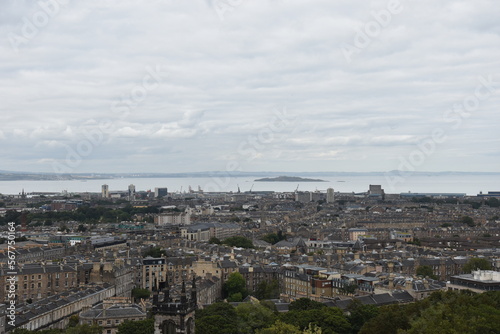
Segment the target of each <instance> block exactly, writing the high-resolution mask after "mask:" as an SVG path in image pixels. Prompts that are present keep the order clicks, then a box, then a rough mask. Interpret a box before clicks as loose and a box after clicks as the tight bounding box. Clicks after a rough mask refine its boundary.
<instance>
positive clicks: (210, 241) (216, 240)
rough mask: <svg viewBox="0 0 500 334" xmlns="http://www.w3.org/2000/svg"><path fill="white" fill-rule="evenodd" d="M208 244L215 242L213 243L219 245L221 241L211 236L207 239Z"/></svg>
mask: <svg viewBox="0 0 500 334" xmlns="http://www.w3.org/2000/svg"><path fill="white" fill-rule="evenodd" d="M208 243H209V244H215V245H220V244H221V241H220V240H219V238H217V237H211V238H210V240H208Z"/></svg>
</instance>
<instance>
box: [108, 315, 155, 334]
mask: <svg viewBox="0 0 500 334" xmlns="http://www.w3.org/2000/svg"><path fill="white" fill-rule="evenodd" d="M154 332H155V320H154V319H152V318H151V319H145V320H139V321H130V320H126V321H125V322H122V323H121V324H120V325H119V326H118V332H117V334H136V333H141V334H154Z"/></svg>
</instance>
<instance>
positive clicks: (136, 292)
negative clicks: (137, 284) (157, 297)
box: [132, 288, 151, 301]
mask: <svg viewBox="0 0 500 334" xmlns="http://www.w3.org/2000/svg"><path fill="white" fill-rule="evenodd" d="M150 294H151V292H150V291H149V290H148V289H141V288H133V289H132V297H134V298H135V300H136V301H139V300H140V299H148V298H149V295H150Z"/></svg>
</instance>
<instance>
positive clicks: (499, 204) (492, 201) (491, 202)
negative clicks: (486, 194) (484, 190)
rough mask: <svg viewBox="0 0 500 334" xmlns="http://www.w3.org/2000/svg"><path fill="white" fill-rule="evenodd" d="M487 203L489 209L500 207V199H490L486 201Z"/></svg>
mask: <svg viewBox="0 0 500 334" xmlns="http://www.w3.org/2000/svg"><path fill="white" fill-rule="evenodd" d="M485 203H486V205H488V206H489V207H492V208H498V207H500V201H499V200H498V198H495V197H492V198H490V199H488V200H487V201H485Z"/></svg>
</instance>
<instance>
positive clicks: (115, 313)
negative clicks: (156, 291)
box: [80, 297, 147, 334]
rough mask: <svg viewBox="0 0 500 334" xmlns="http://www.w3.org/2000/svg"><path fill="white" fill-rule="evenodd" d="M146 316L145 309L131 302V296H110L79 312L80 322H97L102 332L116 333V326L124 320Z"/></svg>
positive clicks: (107, 333) (142, 318)
mask: <svg viewBox="0 0 500 334" xmlns="http://www.w3.org/2000/svg"><path fill="white" fill-rule="evenodd" d="M146 317H147V313H146V309H145V308H144V307H142V306H139V305H137V304H134V303H132V299H131V298H127V297H111V298H107V299H105V300H104V301H103V302H102V303H101V304H98V305H96V306H94V307H92V308H91V309H88V310H84V311H82V312H81V313H80V324H88V325H92V324H97V325H99V326H101V327H102V328H103V331H102V333H103V334H116V333H117V332H118V326H119V325H120V324H121V323H123V322H124V321H126V320H130V321H139V320H145V319H146Z"/></svg>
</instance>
